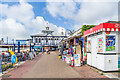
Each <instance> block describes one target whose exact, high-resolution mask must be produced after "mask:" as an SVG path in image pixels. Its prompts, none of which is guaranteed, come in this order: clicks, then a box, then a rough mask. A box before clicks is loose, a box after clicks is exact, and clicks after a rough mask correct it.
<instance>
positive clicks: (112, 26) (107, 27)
mask: <svg viewBox="0 0 120 80" xmlns="http://www.w3.org/2000/svg"><path fill="white" fill-rule="evenodd" d="M100 31H109V32H110V31H120V24H118V23H102V24H100V25H97V26H95V27H93V28H91V29H89V30H87V31H85V32H84V36H88V35H90V34H94V33H98V32H100Z"/></svg>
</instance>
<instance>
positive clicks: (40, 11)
mask: <svg viewBox="0 0 120 80" xmlns="http://www.w3.org/2000/svg"><path fill="white" fill-rule="evenodd" d="M28 3H29V4H30V5H32V6H33V11H34V14H35V16H34V18H36V17H37V16H42V17H43V18H44V19H45V21H48V22H50V23H53V24H54V25H57V26H59V27H60V26H62V27H64V28H65V29H72V28H71V26H73V25H74V21H73V20H71V19H65V18H63V17H61V16H58V17H53V16H52V15H51V14H50V13H49V12H48V11H47V9H46V4H47V3H46V2H28ZM3 4H8V5H9V6H14V5H16V4H18V5H19V4H20V3H19V2H3ZM77 7H78V9H79V7H80V5H79V4H78V5H77Z"/></svg>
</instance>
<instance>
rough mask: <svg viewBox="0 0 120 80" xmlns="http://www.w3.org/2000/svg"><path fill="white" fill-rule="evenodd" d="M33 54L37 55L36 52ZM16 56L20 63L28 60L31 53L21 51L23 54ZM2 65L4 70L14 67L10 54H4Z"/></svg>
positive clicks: (0, 65)
mask: <svg viewBox="0 0 120 80" xmlns="http://www.w3.org/2000/svg"><path fill="white" fill-rule="evenodd" d="M33 55H34V57H35V54H34V53H33ZM16 56H17V58H18V61H17V62H18V63H20V62H21V61H26V60H28V59H31V58H30V55H29V53H25V54H24V55H23V54H22V53H21V54H17V55H16ZM0 67H1V70H2V72H3V71H5V70H7V69H8V68H11V67H13V66H12V62H11V55H10V54H9V56H4V55H2V64H0Z"/></svg>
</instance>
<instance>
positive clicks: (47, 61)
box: [5, 51, 107, 78]
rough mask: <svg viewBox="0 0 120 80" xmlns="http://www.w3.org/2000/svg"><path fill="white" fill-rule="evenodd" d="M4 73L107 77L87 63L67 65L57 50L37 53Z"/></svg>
mask: <svg viewBox="0 0 120 80" xmlns="http://www.w3.org/2000/svg"><path fill="white" fill-rule="evenodd" d="M56 53H57V54H56ZM5 75H6V76H9V78H107V77H105V76H104V75H100V73H98V71H96V69H94V68H92V67H90V66H87V65H86V66H81V67H73V68H72V67H70V66H68V65H67V64H66V62H64V61H62V60H61V59H59V58H58V52H57V51H56V52H51V54H44V55H42V54H39V55H38V56H37V57H36V58H35V59H33V60H29V61H26V62H25V63H24V64H22V65H21V66H20V67H18V68H16V69H14V70H12V71H10V72H9V73H7V74H5Z"/></svg>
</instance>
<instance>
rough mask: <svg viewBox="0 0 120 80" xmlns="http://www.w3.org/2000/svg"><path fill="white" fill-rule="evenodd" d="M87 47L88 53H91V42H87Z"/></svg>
mask: <svg viewBox="0 0 120 80" xmlns="http://www.w3.org/2000/svg"><path fill="white" fill-rule="evenodd" d="M87 45H88V46H87V47H88V48H87V49H88V52H91V40H88V42H87Z"/></svg>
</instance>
